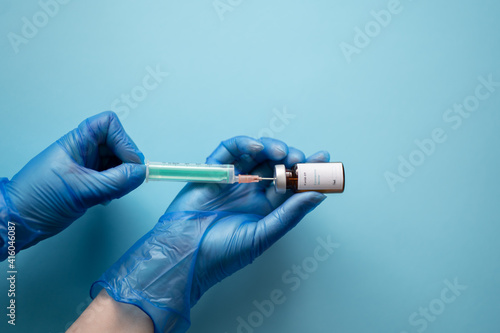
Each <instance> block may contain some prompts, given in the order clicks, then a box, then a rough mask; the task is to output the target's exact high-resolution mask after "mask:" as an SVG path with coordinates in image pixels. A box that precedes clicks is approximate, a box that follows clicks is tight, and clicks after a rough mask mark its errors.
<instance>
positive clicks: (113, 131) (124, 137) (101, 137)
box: [78, 111, 144, 167]
mask: <svg viewBox="0 0 500 333" xmlns="http://www.w3.org/2000/svg"><path fill="white" fill-rule="evenodd" d="M78 131H79V133H80V136H81V137H80V141H81V143H82V146H83V147H84V151H83V152H81V151H80V153H84V154H85V153H89V152H93V153H96V152H97V153H98V152H99V149H98V147H99V145H106V147H107V148H109V149H110V150H111V151H112V152H113V154H115V155H116V157H118V158H119V159H120V160H121V161H122V162H124V163H138V164H144V155H143V154H142V153H141V151H140V150H139V149H138V148H137V146H136V144H135V143H134V141H132V139H131V138H130V137H129V136H128V134H127V133H126V132H125V129H124V128H123V126H122V124H121V123H120V120H119V119H118V116H117V115H116V114H115V113H114V112H112V111H106V112H102V113H100V114H98V115H95V116H93V117H90V118H88V119H86V120H84V121H83V122H82V123H81V124H80V125H79V126H78ZM88 157H90V158H89V159H88V160H89V161H91V162H94V163H90V164H93V166H95V161H92V159H93V158H94V159H98V157H99V156H96V155H93V156H92V157H93V158H92V157H91V156H88ZM84 160H85V156H84ZM85 166H87V167H89V166H88V165H87V164H85Z"/></svg>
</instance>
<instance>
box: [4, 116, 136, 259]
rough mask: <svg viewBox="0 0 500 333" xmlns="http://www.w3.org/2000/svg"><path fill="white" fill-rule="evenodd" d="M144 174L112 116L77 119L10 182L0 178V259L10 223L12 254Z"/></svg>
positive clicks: (133, 185)
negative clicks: (72, 127) (75, 125)
mask: <svg viewBox="0 0 500 333" xmlns="http://www.w3.org/2000/svg"><path fill="white" fill-rule="evenodd" d="M145 176H146V167H145V165H144V156H143V155H142V153H141V152H140V151H139V149H138V148H137V146H136V145H135V143H134V142H133V141H132V140H131V139H130V137H129V136H128V135H127V133H126V132H125V130H124V129H123V127H122V125H121V123H120V121H119V119H118V117H117V116H116V114H115V113H113V112H110V111H108V112H103V113H101V114H98V115H96V116H93V117H91V118H89V119H87V120H85V121H83V122H82V123H81V124H80V125H79V126H78V128H76V129H74V130H73V131H71V132H69V133H68V134H66V135H65V136H63V137H62V138H61V139H59V140H57V141H56V142H55V143H54V144H52V145H51V146H49V147H48V148H47V149H45V150H44V151H43V152H42V153H40V154H39V155H38V156H36V157H35V158H33V159H32V160H31V161H30V162H29V163H28V164H27V165H26V166H25V167H24V168H23V169H22V170H21V171H20V172H19V173H17V174H16V175H15V176H14V177H13V178H12V180H11V181H8V180H7V179H6V178H3V179H0V206H2V205H1V204H2V202H3V207H0V234H1V235H2V237H3V246H1V245H2V244H1V240H0V248H1V249H0V260H4V259H5V257H6V248H7V246H6V244H7V242H6V237H7V236H6V235H7V222H8V221H11V222H15V224H16V228H15V234H16V237H15V241H16V252H18V251H20V250H21V249H25V248H28V247H30V246H32V245H34V244H36V243H38V242H39V241H41V240H43V239H45V238H47V237H50V236H53V235H55V234H57V233H59V232H60V231H62V230H64V229H65V228H66V227H67V226H69V225H70V224H71V223H72V222H73V221H75V220H76V219H77V218H79V217H80V216H82V215H83V214H84V213H85V211H86V210H87V209H88V208H90V207H92V206H94V205H96V204H100V203H107V202H109V201H111V200H113V199H116V198H120V197H122V196H123V195H125V194H127V193H129V192H130V191H132V190H133V189H135V188H136V187H138V186H139V185H140V184H141V183H142V182H143V181H144V179H145ZM2 229H3V230H2Z"/></svg>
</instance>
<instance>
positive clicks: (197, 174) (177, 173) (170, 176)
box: [146, 162, 274, 184]
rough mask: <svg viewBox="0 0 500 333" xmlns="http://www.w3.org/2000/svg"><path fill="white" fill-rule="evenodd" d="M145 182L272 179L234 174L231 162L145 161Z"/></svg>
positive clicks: (238, 181)
mask: <svg viewBox="0 0 500 333" xmlns="http://www.w3.org/2000/svg"><path fill="white" fill-rule="evenodd" d="M146 166H147V169H146V182H148V181H150V180H151V181H158V180H165V181H177V182H195V183H219V184H234V183H240V184H241V183H258V182H260V181H262V180H274V178H265V177H260V176H257V175H235V172H234V165H232V164H190V163H158V162H147V163H146Z"/></svg>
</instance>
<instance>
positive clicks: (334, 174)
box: [274, 162, 345, 193]
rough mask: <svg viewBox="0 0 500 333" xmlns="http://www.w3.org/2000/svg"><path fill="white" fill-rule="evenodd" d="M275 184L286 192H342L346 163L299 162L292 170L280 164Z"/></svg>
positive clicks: (278, 190) (277, 190) (275, 171)
mask: <svg viewBox="0 0 500 333" xmlns="http://www.w3.org/2000/svg"><path fill="white" fill-rule="evenodd" d="M274 186H275V189H276V192H278V193H285V192H286V190H292V191H293V192H306V191H316V192H321V193H342V192H344V186H345V173H344V165H343V164H342V163H341V162H330V163H297V164H295V165H294V166H293V168H292V169H291V170H290V169H286V168H285V165H283V164H278V165H276V166H275V168H274Z"/></svg>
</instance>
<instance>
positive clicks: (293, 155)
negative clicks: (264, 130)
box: [282, 147, 306, 169]
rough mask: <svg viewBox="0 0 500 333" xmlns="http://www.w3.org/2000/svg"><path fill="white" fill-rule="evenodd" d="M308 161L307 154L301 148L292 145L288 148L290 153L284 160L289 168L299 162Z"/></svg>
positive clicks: (283, 162)
mask: <svg viewBox="0 0 500 333" xmlns="http://www.w3.org/2000/svg"><path fill="white" fill-rule="evenodd" d="M305 161H306V155H304V153H303V152H302V151H301V150H298V149H297V148H293V147H290V148H289V149H288V155H287V156H286V157H285V159H284V160H283V161H282V164H284V165H285V167H286V168H287V169H290V168H292V167H293V166H294V165H295V164H297V163H304V162H305Z"/></svg>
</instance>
